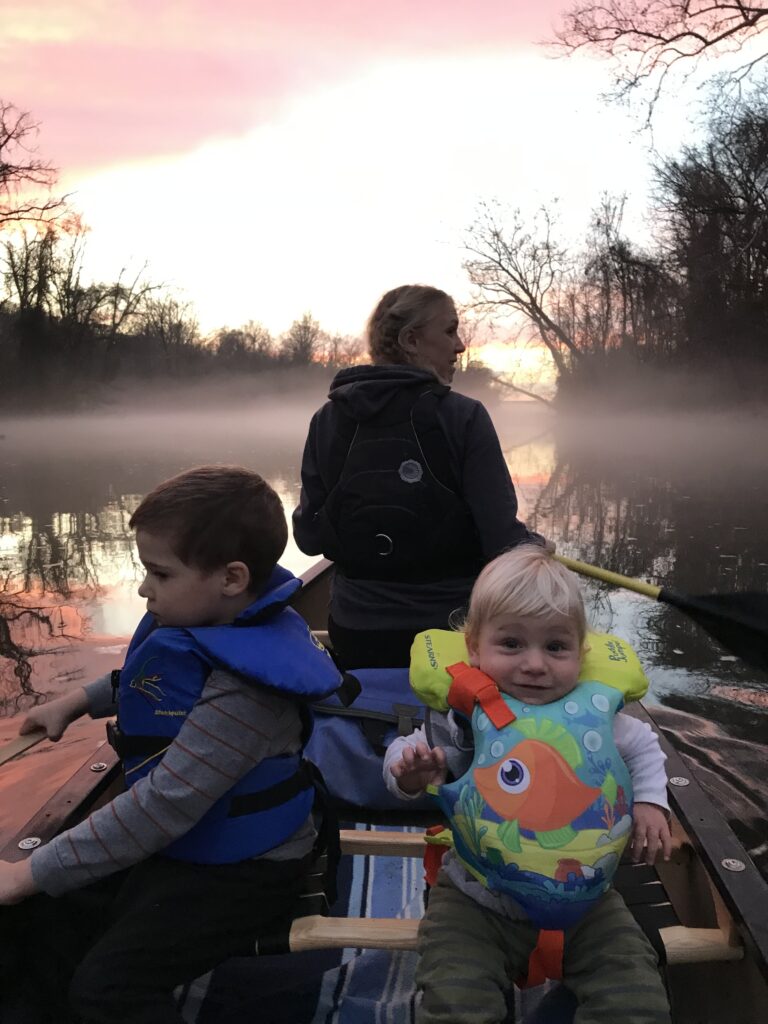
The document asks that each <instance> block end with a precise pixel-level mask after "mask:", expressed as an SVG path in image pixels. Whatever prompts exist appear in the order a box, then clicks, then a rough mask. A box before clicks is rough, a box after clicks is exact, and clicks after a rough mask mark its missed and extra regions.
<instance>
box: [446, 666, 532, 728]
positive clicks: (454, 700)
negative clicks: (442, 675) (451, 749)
mask: <svg viewBox="0 0 768 1024" xmlns="http://www.w3.org/2000/svg"><path fill="white" fill-rule="evenodd" d="M446 672H447V673H448V675H449V676H450V677H451V679H452V680H453V682H452V683H451V688H450V690H449V691H448V703H449V704H450V705H451V707H452V708H455V709H456V710H457V711H460V712H461V713H462V714H463V715H466V717H467V718H471V717H472V711H473V710H474V706H475V704H479V705H480V707H481V708H482V709H483V711H484V712H485V713H486V715H488V717H489V718H490V720H491V722H492V723H493V725H494V727H495V728H496V729H503V728H504V726H505V725H510V724H511V723H512V722H514V721H515V718H516V717H517V716H516V715H515V713H514V712H513V711H511V710H510V708H509V707H507V705H506V704H505V703H504V698H503V697H502V696H501V693H500V692H499V688H498V686H497V685H496V683H494V681H493V680H492V679H491V677H490V676H487V675H486V674H485V672H481V671H480V669H479V668H473V667H472V666H471V665H467V664H466V663H465V662H463V661H459V662H457V663H456V664H455V665H448V666H447V668H446Z"/></svg>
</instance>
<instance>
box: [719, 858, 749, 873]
mask: <svg viewBox="0 0 768 1024" xmlns="http://www.w3.org/2000/svg"><path fill="white" fill-rule="evenodd" d="M720 863H721V864H722V865H723V867H724V868H725V870H726V871H746V868H747V865H746V864H745V863H744V861H743V860H737V859H736V858H735V857H726V858H725V859H724V860H721V861H720Z"/></svg>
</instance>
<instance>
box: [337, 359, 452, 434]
mask: <svg viewBox="0 0 768 1024" xmlns="http://www.w3.org/2000/svg"><path fill="white" fill-rule="evenodd" d="M427 387H430V388H432V390H433V391H434V392H435V393H436V394H438V395H444V394H447V393H448V391H450V388H449V387H448V386H447V385H446V384H441V383H440V382H439V381H438V380H437V378H436V377H435V375H434V374H433V373H432V372H431V371H430V370H422V369H421V368H420V367H417V366H408V365H399V364H395V363H391V364H385V365H382V366H350V367H347V368H346V369H344V370H340V371H339V372H338V373H337V374H336V376H335V377H334V378H333V381H332V383H331V390H330V392H329V394H328V397H329V399H330V400H331V401H332V402H338V403H339V405H341V406H344V407H345V409H346V411H347V412H348V413H349V414H350V415H351V416H353V417H354V419H356V420H357V421H358V422H361V421H363V420H367V419H370V418H371V417H372V416H376V415H377V414H378V413H380V412H381V411H382V410H383V409H385V408H386V407H387V406H388V405H389V403H390V402H391V401H393V399H395V398H397V397H402V395H403V392H406V391H410V390H413V391H414V392H416V391H424V390H425V388H427Z"/></svg>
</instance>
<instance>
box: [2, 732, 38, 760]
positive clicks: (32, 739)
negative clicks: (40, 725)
mask: <svg viewBox="0 0 768 1024" xmlns="http://www.w3.org/2000/svg"><path fill="white" fill-rule="evenodd" d="M45 736H46V733H45V729H35V731H34V732H28V733H25V734H24V736H17V737H16V739H15V740H11V741H10V743H6V744H5V746H4V747H0V765H2V764H5V762H6V761H10V760H11V758H14V757H18V756H19V754H23V753H24V751H25V750H29V748H30V747H34V745H35V744H36V743H39V742H40V741H41V740H44V739H45Z"/></svg>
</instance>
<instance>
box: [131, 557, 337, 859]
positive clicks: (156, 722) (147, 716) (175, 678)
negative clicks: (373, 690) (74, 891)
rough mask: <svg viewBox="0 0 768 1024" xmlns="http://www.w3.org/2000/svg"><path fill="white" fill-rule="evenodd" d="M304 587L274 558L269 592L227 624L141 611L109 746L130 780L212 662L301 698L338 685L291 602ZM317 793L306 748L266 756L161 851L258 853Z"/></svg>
mask: <svg viewBox="0 0 768 1024" xmlns="http://www.w3.org/2000/svg"><path fill="white" fill-rule="evenodd" d="M300 587H301V581H300V580H297V579H296V578H295V577H294V576H293V575H292V574H291V573H289V572H288V571H287V570H285V569H282V568H281V567H280V566H277V567H276V568H275V570H274V572H273V574H272V576H271V578H270V580H269V583H268V584H267V588H266V590H265V592H264V593H263V594H262V595H261V596H260V597H258V598H257V599H256V600H255V601H254V602H253V603H252V604H251V605H249V607H248V608H246V609H245V610H244V611H243V612H241V614H240V615H239V616H238V617H237V619H235V621H234V622H232V623H230V624H227V625H222V626H198V627H192V628H176V627H165V626H161V627H157V626H156V625H155V621H154V619H153V617H152V616H151V615H149V614H147V615H145V616H144V618H143V619H142V620H141V622H140V623H139V626H138V628H137V629H136V632H135V633H134V636H133V639H132V640H131V643H130V646H129V648H128V652H127V655H126V660H125V664H124V665H123V668H122V671H121V672H120V679H119V694H118V728H117V730H116V735H117V742H116V743H114V744H113V745H114V746H115V747H116V749H117V751H118V753H119V754H120V755H121V757H123V764H124V772H125V781H126V784H127V785H128V786H129V787H130V786H132V785H133V784H134V783H135V782H137V781H138V780H139V779H141V778H143V777H144V776H145V775H147V774H148V773H149V772H150V771H151V770H152V769H153V768H154V767H155V765H157V764H158V761H159V759H160V758H161V757H162V753H163V751H164V750H165V749H167V747H168V746H169V745H170V744H171V742H172V741H173V740H174V738H175V737H176V735H177V734H178V732H179V730H180V728H181V726H182V724H183V723H184V720H185V719H186V717H187V715H188V714H189V712H190V711H191V710H192V708H193V707H194V705H195V703H196V702H197V701H198V700H199V698H200V695H201V693H202V690H203V687H204V685H205V681H206V679H207V677H208V675H209V674H210V673H211V672H212V671H213V670H214V669H223V670H225V671H227V672H232V673H234V674H235V675H238V676H241V677H242V678H244V679H246V680H248V681H249V682H252V683H253V684H254V685H258V686H264V687H267V688H269V689H273V690H275V691H276V692H279V693H280V694H281V695H283V696H285V697H295V698H296V699H297V700H299V701H301V702H302V703H303V702H309V701H313V700H319V699H321V698H323V697H327V696H328V695H329V694H330V693H332V692H334V691H335V690H336V689H337V688H338V687H339V685H340V683H341V677H340V675H339V672H338V670H337V669H336V666H335V665H334V664H333V661H332V660H331V658H330V656H329V655H328V652H327V651H326V650H325V649H324V648H323V646H322V644H320V643H319V641H317V640H315V638H314V637H313V636H312V633H311V632H310V629H309V627H308V626H307V624H306V622H305V621H304V620H303V619H302V618H301V616H299V615H298V614H297V613H296V612H295V611H293V609H291V608H288V607H286V606H287V603H288V601H289V600H290V599H291V598H292V596H293V595H294V594H295V593H296V591H297V590H298V589H299V588H300ZM305 740H306V737H305ZM313 799H314V787H313V783H312V779H311V776H310V775H309V773H308V771H307V769H306V768H305V766H304V763H303V761H302V758H301V755H300V754H298V753H297V754H292V755H282V756H279V757H268V758H264V759H263V760H262V761H260V762H259V764H257V765H256V767H255V768H253V769H252V770H251V771H250V772H248V773H247V774H246V775H244V776H243V777H242V778H241V779H240V780H239V781H238V782H237V783H236V784H235V785H234V786H233V787H232V788H231V789H230V790H229V792H227V793H226V794H225V795H224V796H223V797H221V798H220V799H219V800H217V801H216V803H215V804H214V805H213V806H212V807H211V808H210V809H209V811H208V812H207V813H206V814H205V815H204V817H203V818H202V819H201V820H200V821H199V822H197V824H196V825H194V826H193V827H192V828H191V829H190V830H189V832H187V833H186V834H185V835H184V836H182V837H181V838H180V839H177V840H175V841H174V842H173V843H171V844H170V845H169V846H168V847H166V849H165V850H164V851H163V853H164V854H165V855H167V856H169V857H176V858H178V859H180V860H187V861H195V862H198V863H203V864H226V863H234V862H236V861H240V860H245V859H247V858H250V857H255V856H258V855H259V854H262V853H265V852H266V851H267V850H271V849H273V848H274V847H276V846H279V845H280V844H281V843H283V842H284V841H285V840H287V839H288V838H289V837H290V836H291V835H293V833H294V832H295V831H296V830H297V829H298V828H299V827H300V825H301V824H302V823H303V822H304V821H305V820H306V819H307V817H308V815H309V813H310V811H311V809H312V804H313Z"/></svg>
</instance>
